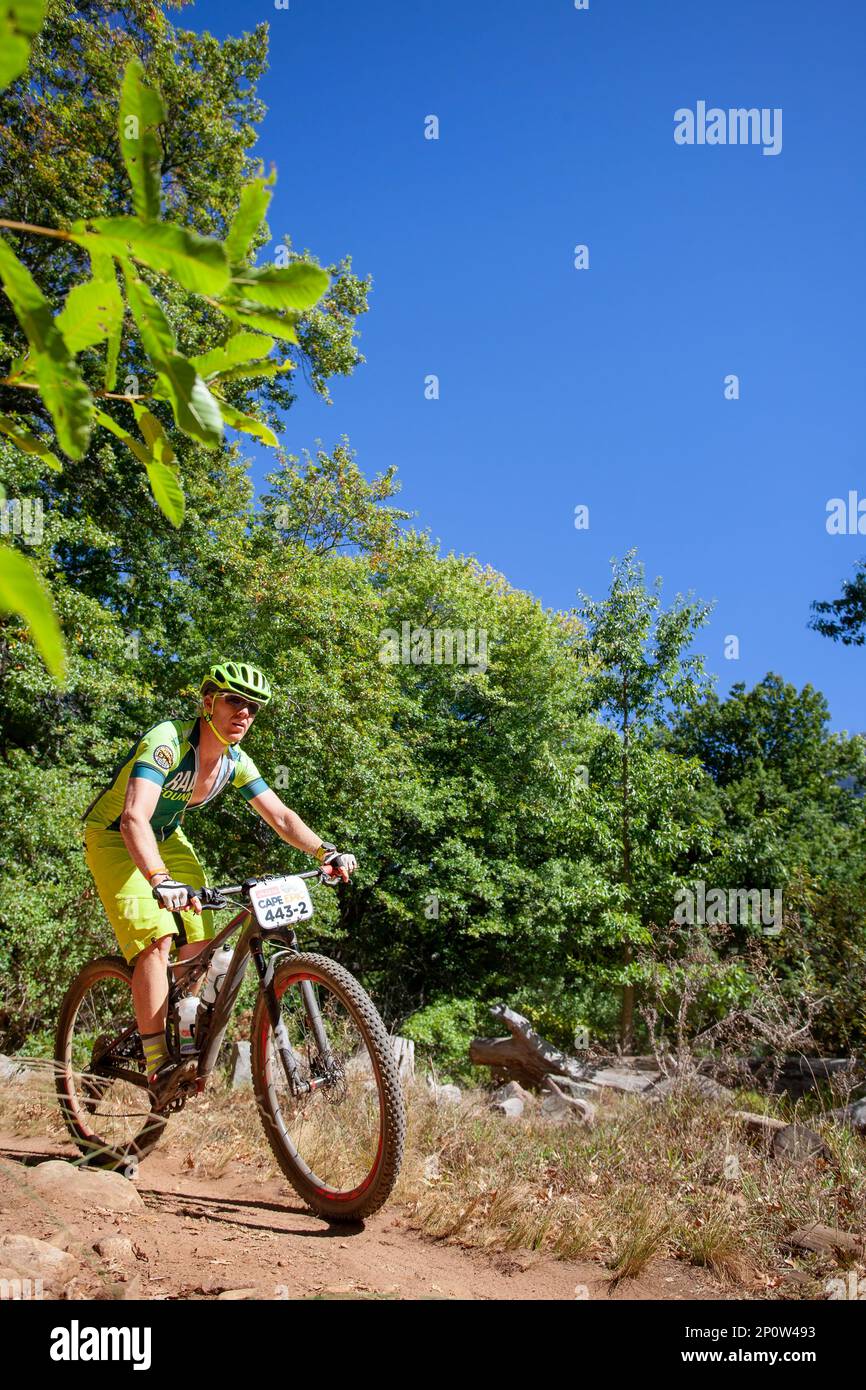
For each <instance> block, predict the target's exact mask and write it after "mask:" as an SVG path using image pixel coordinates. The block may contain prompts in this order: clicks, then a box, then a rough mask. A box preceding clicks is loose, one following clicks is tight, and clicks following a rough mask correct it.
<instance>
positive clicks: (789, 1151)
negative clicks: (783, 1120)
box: [770, 1124, 833, 1163]
mask: <svg viewBox="0 0 866 1390" xmlns="http://www.w3.org/2000/svg"><path fill="white" fill-rule="evenodd" d="M770 1152H771V1153H772V1155H773V1157H774V1158H785V1159H787V1160H788V1162H789V1163H804V1162H806V1161H807V1160H808V1159H812V1158H823V1159H826V1160H827V1161H828V1162H829V1161H832V1158H833V1155H832V1154H831V1153H830V1150H829V1149H828V1148H827V1145H826V1144H825V1143H824V1140H823V1139H822V1138H821V1136H820V1134H816V1133H815V1131H814V1130H813V1129H808V1128H807V1126H806V1125H797V1124H794V1125H785V1126H784V1128H783V1129H779V1130H777V1131H776V1133H775V1134H774V1135H773V1138H772V1141H771V1143H770Z"/></svg>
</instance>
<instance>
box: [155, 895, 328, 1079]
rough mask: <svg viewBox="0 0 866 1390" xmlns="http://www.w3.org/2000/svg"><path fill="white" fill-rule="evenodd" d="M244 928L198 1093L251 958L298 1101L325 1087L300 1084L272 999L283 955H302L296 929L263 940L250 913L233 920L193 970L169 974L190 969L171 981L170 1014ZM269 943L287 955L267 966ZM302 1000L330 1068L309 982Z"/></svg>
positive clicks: (199, 1072)
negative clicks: (278, 945) (277, 944)
mask: <svg viewBox="0 0 866 1390" xmlns="http://www.w3.org/2000/svg"><path fill="white" fill-rule="evenodd" d="M244 922H246V925H245V926H244V928H243V931H242V932H241V935H240V938H239V940H238V944H237V946H236V947H235V949H234V954H233V955H232V959H231V963H230V965H229V968H228V970H227V971H226V975H225V979H224V980H223V983H222V986H221V987H220V990H219V993H218V994H217V997H216V1000H215V1002H214V1005H213V1013H212V1015H211V1020H210V1028H209V1030H208V1034H207V1037H206V1039H205V1042H204V1046H203V1048H202V1051H201V1053H200V1055H199V1059H198V1067H197V1069H196V1090H197V1091H198V1092H201V1091H202V1090H204V1087H205V1085H206V1083H207V1078H208V1077H209V1076H210V1074H211V1072H212V1071H213V1069H214V1067H215V1065H216V1060H217V1057H218V1056H219V1050H220V1047H221V1046H222V1041H223V1038H224V1037H225V1034H226V1029H227V1028H228V1025H229V1021H230V1019H231V1016H232V1011H233V1009H234V1005H235V1001H236V1000H237V997H238V993H239V992H240V988H241V985H242V984H243V982H244V977H245V976H246V973H247V967H248V965H249V962H250V958H252V960H253V962H254V964H255V967H256V971H257V972H258V976H259V988H260V989H261V990H262V992H263V993H264V995H265V1000H266V1003H267V1009H268V1015H269V1018H270V1021H271V1027H272V1029H273V1032H274V1040H275V1042H276V1045H277V1050H278V1052H279V1055H280V1058H281V1060H282V1064H283V1068H284V1070H285V1073H286V1079H287V1081H288V1083H289V1086H290V1088H291V1091H292V1094H293V1095H299V1094H302V1093H306V1092H308V1091H310V1090H313V1089H316V1086H317V1085H321V1084H322V1082H321V1081H319V1082H313V1083H312V1084H311V1083H309V1082H306V1081H304V1080H303V1079H302V1078H301V1076H300V1074H299V1067H298V1063H297V1061H296V1059H295V1055H294V1052H293V1051H292V1048H291V1046H290V1044H289V1039H288V1035H287V1033H286V1026H285V1023H284V1022H283V1019H282V1017H281V1015H280V1007H279V1003H278V1001H277V999H276V997H275V995H274V993H273V978H274V969H275V965H276V961H277V960H278V959H279V957H280V956H281V955H285V954H286V953H287V952H288V953H291V952H297V949H298V946H297V938H296V936H295V932H294V930H293V929H292V928H291V927H287V926H279V927H275V928H273V930H270V931H268V932H267V933H266V934H264V933H263V932H262V929H261V927H259V926H258V924H257V923H256V921H255V918H254V917H253V915H252V913H251V911H250V909H249V908H243V909H242V910H241V911H240V912H239V913H238V914H237V916H236V917H233V918H232V920H231V922H229V923H228V925H227V926H225V927H223V929H222V931H220V932H218V933H217V934H216V936H214V937H213V939H212V940H211V941H209V942H208V945H207V946H206V947H205V949H204V950H202V951H201V952H199V954H198V955H197V956H195V957H194V964H191V965H188V964H187V962H185V961H182V962H179V963H178V962H174V963H173V964H172V965H170V966H169V970H170V971H177V969H178V964H180V965H181V966H183V967H185V969H184V974H183V976H182V977H181V979H180V980H178V979H177V978H176V977H175V978H174V979H173V980H172V985H171V988H170V991H169V1009H170V1010H171V1008H172V1007H173V1005H174V1002H175V998H176V996H177V994H178V993H179V992H180V988H181V986H182V987H183V988H184V989H188V988H189V986H190V985H191V984H194V983H195V981H196V980H197V979H199V978H200V977H201V976H202V975H203V974H204V973H205V972H206V970H207V968H208V965H209V963H210V960H211V957H212V956H213V954H214V952H215V951H216V950H218V949H219V947H220V946H222V944H223V943H224V942H225V941H227V940H228V938H229V937H230V936H232V935H233V934H234V932H235V931H236V930H237V928H238V927H239V926H241V924H242V923H244ZM265 940H268V941H272V942H273V941H276V942H280V943H281V944H282V945H283V946H284V947H285V950H283V951H278V952H275V953H274V954H273V955H272V956H271V958H270V960H265V955H264V951H263V944H264V941H265ZM301 994H302V997H303V1000H304V1005H305V1008H306V1012H307V1016H308V1018H309V1020H310V1024H311V1026H312V1029H313V1033H314V1036H315V1038H316V1042H317V1044H318V1046H319V1048H320V1050H321V1053H322V1055H323V1057H324V1058H325V1060H326V1062H328V1063H330V1060H331V1051H330V1048H329V1046H328V1043H327V1037H326V1034H325V1030H324V1026H323V1024H322V1018H321V1014H320V1012H319V1006H318V1003H317V1001H316V996H315V994H314V992H313V988H312V986H311V984H310V982H309V980H302V981H301Z"/></svg>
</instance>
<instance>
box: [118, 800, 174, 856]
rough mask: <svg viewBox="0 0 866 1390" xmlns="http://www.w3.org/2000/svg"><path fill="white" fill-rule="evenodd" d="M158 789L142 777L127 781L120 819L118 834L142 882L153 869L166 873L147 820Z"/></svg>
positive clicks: (152, 809)
mask: <svg viewBox="0 0 866 1390" xmlns="http://www.w3.org/2000/svg"><path fill="white" fill-rule="evenodd" d="M161 791H162V787H161V786H159V785H158V784H157V783H156V782H149V781H148V780H147V779H146V778H144V777H130V779H129V783H128V785H127V788H126V800H125V801H124V803H123V811H122V813H121V817H120V833H121V835H122V836H123V843H124V844H125V845H126V848H127V849H128V850H129V854H130V858H131V859H132V861H133V863H134V864H135V866H136V868H137V869H140V870H141V872H142V873H143V874H144V876H145V878H149V877H150V875H151V874H152V873H154V872H155V871H156V870H157V869H161V870H164V871H165V872H166V873H168V870H167V869H166V867H165V864H164V863H163V862H162V855H161V854H160V851H159V846H158V844H157V843H156V836H155V835H154V833H153V830H152V828H151V824H150V818H151V816H152V815H153V813H154V811H155V810H156V803H157V802H158V801H159V796H160V792H161Z"/></svg>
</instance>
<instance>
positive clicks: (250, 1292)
mask: <svg viewBox="0 0 866 1390" xmlns="http://www.w3.org/2000/svg"><path fill="white" fill-rule="evenodd" d="M217 1298H218V1299H242V1298H261V1294H260V1293H259V1291H258V1289H223V1291H222V1293H218V1294H217Z"/></svg>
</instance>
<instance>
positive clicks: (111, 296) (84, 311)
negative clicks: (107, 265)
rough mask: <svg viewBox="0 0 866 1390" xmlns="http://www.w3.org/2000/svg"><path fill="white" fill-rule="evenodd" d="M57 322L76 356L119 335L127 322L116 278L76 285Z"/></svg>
mask: <svg viewBox="0 0 866 1390" xmlns="http://www.w3.org/2000/svg"><path fill="white" fill-rule="evenodd" d="M54 322H55V323H56V324H57V327H58V328H59V329H60V331H61V333H62V334H63V337H64V339H65V342H66V346H67V347H68V348H69V351H70V352H72V353H76V352H81V350H82V349H83V348H86V347H93V344H94V343H101V342H102V341H103V339H104V338H109V337H111V335H112V334H113V333H117V331H118V330H119V328H120V325H121V324H122V322H123V299H122V298H121V294H120V290H119V289H118V288H117V281H116V280H115V279H114V277H113V275H112V278H111V279H110V280H88V281H86V283H85V284H83V285H75V286H74V287H73V288H72V289H71V290H70V291H69V294H68V295H67V296H66V303H65V304H64V306H63V308H62V309H61V311H60V313H59V314H58V315H57V318H56V319H55V320H54Z"/></svg>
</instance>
